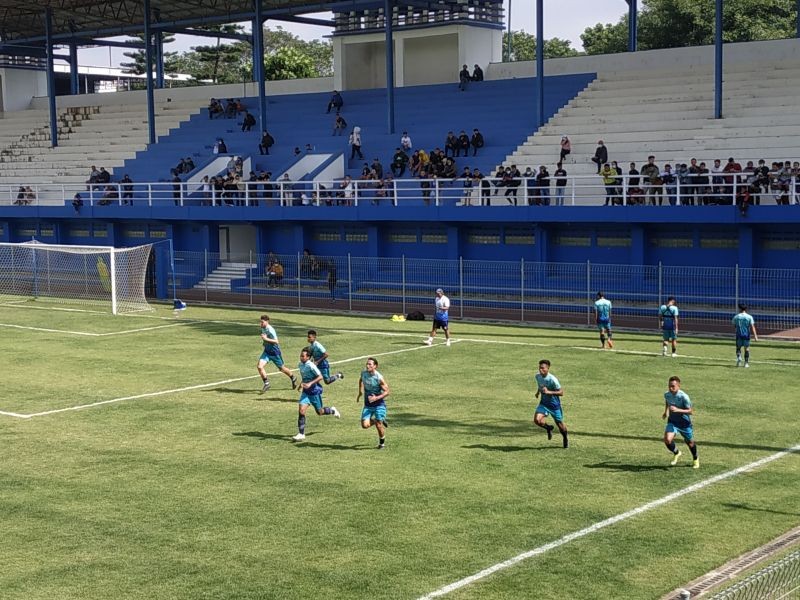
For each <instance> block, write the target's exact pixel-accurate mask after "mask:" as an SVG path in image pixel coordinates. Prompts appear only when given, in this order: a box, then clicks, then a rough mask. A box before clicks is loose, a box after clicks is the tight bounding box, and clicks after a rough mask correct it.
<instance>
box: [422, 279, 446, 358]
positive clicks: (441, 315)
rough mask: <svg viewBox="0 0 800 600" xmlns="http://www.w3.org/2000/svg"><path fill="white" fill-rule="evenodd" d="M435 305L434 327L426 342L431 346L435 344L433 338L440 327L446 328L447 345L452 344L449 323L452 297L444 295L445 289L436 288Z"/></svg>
mask: <svg viewBox="0 0 800 600" xmlns="http://www.w3.org/2000/svg"><path fill="white" fill-rule="evenodd" d="M434 305H435V306H436V309H435V312H434V315H433V327H431V333H430V335H429V336H428V339H427V340H425V343H426V344H427V345H428V346H430V345H431V344H433V338H435V337H436V330H437V329H439V328H440V327H441V328H442V329H443V330H444V337H445V339H446V340H447V342H446V343H447V345H448V346H449V345H450V328H449V326H448V325H449V324H448V320H449V311H450V298H448V297H447V296H445V295H444V290H442V288H439V289H438V290H436V299H435V300H434Z"/></svg>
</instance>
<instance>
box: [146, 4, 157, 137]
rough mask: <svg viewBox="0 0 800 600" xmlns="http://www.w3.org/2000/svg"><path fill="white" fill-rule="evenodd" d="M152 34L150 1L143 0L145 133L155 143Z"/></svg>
mask: <svg viewBox="0 0 800 600" xmlns="http://www.w3.org/2000/svg"><path fill="white" fill-rule="evenodd" d="M152 35H153V33H152V31H151V28H150V0H144V72H145V74H146V75H147V131H148V139H149V140H150V141H149V143H150V144H155V143H156V116H155V115H156V103H155V99H154V98H153V37H152Z"/></svg>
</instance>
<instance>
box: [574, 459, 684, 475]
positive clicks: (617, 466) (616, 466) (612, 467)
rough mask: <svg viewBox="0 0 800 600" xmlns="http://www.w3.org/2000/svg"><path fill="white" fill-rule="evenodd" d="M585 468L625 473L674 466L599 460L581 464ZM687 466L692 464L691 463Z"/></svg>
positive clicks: (664, 468) (661, 469) (666, 469)
mask: <svg viewBox="0 0 800 600" xmlns="http://www.w3.org/2000/svg"><path fill="white" fill-rule="evenodd" d="M583 466H584V467H586V468H587V469H603V470H606V471H622V472H626V473H644V472H647V471H669V470H670V469H672V468H674V467H670V466H668V465H629V464H622V463H612V462H608V461H605V462H600V463H595V464H593V465H583ZM688 466H692V465H691V463H689V464H688Z"/></svg>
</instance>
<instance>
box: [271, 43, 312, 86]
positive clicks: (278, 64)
mask: <svg viewBox="0 0 800 600" xmlns="http://www.w3.org/2000/svg"><path fill="white" fill-rule="evenodd" d="M315 75H316V71H315V70H314V62H313V60H312V59H311V57H310V56H308V55H307V54H304V53H303V52H302V51H301V50H299V49H298V48H293V47H291V46H284V47H283V48H278V49H277V50H276V51H275V52H273V53H272V54H269V55H268V56H267V57H266V58H265V59H264V78H265V79H267V80H268V81H276V80H279V79H306V78H308V77H314V76H315Z"/></svg>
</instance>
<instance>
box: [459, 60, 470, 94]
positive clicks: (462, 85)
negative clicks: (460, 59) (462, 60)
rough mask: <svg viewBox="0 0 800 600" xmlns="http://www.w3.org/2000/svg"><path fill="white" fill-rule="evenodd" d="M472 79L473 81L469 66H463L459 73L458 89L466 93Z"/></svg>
mask: <svg viewBox="0 0 800 600" xmlns="http://www.w3.org/2000/svg"><path fill="white" fill-rule="evenodd" d="M470 79H472V75H470V74H469V69H468V68H467V65H463V66H462V67H461V71H459V73H458V89H460V90H461V91H462V92H464V91H466V89H467V84H468V83H469V81H470Z"/></svg>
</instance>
